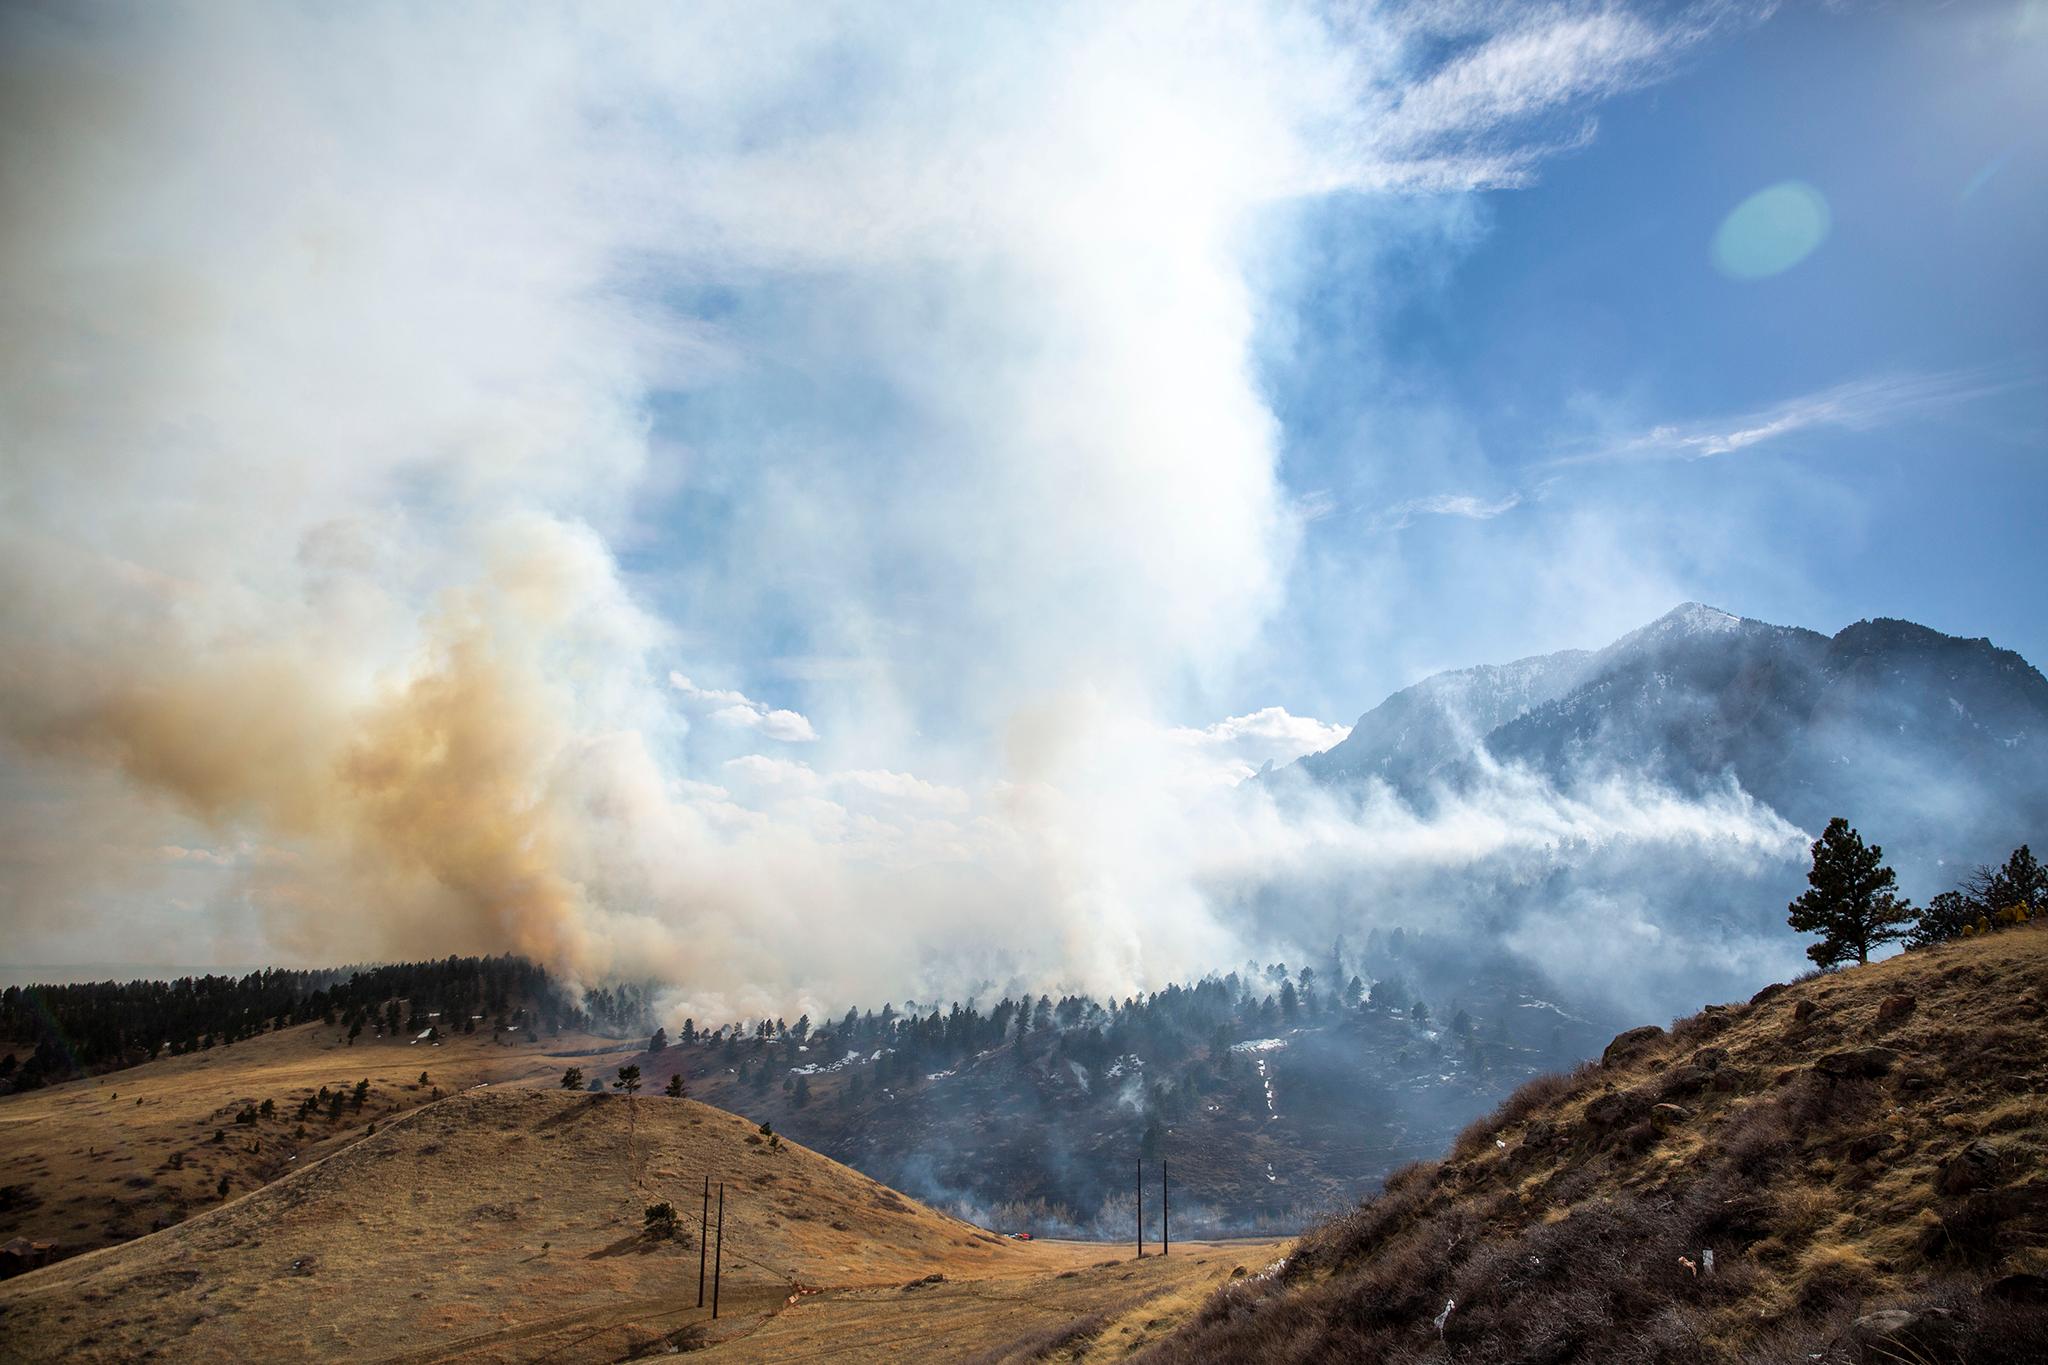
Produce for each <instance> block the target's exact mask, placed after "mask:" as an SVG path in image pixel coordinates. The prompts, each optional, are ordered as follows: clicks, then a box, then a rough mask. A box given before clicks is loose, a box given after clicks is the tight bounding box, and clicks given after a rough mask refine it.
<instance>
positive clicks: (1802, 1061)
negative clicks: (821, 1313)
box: [1144, 927, 2048, 1365]
mask: <svg viewBox="0 0 2048 1365" xmlns="http://www.w3.org/2000/svg"><path fill="white" fill-rule="evenodd" d="M2044 1033H2048V929H2043V928H2039V927H2035V928H2025V929H2016V930H2012V931H2009V932H2006V933H2002V934H1997V935H1994V936H1991V937H1988V938H1982V939H1976V940H1966V941H1962V942H1957V943H1953V944H1949V945H1946V946H1943V947H1940V948H1934V949H1928V950H1924V951H1916V952H1913V953H1909V954H1906V955H1904V956H1901V957H1897V958H1893V959H1891V960H1889V961H1886V962H1882V963H1877V964H1873V965H1870V966H1867V967H1859V968H1855V969H1853V970H1849V971H1845V972H1841V973H1838V974H1833V975H1827V976H1822V977H1818V978H1814V979H1810V980H1807V981H1803V982H1801V983H1798V984H1796V985H1793V986H1789V987H1773V988H1771V989H1769V990H1766V991H1765V992H1763V993H1761V994H1760V995H1759V996H1758V997H1757V998H1756V999H1755V1000H1754V1001H1752V1002H1750V1003H1748V1004H1745V1005H1733V1006H1717V1007H1710V1008H1708V1009H1707V1010H1705V1011H1704V1012H1702V1013H1701V1014H1698V1015H1695V1016H1694V1017H1692V1018H1690V1019H1686V1020H1683V1021H1681V1022H1680V1023H1678V1024H1677V1025H1676V1026H1675V1027H1673V1028H1672V1029H1671V1030H1670V1031H1668V1032H1666V1031H1664V1030H1660V1029H1648V1030H1636V1031H1634V1032H1632V1033H1629V1034H1624V1035H1622V1036H1621V1037H1619V1038H1617V1039H1616V1040H1615V1041H1614V1043H1613V1044H1612V1045H1611V1046H1610V1047H1609V1049H1608V1051H1607V1055H1606V1056H1605V1058H1604V1059H1603V1062H1602V1063H1600V1064H1590V1065H1588V1066H1585V1067H1582V1068H1580V1069H1579V1070H1578V1071H1576V1072H1574V1073H1572V1074H1571V1075H1569V1076H1557V1077H1551V1078H1546V1079H1544V1080H1539V1081H1536V1082H1533V1083H1531V1084H1530V1085H1529V1086H1526V1087H1524V1089H1523V1090H1521V1091H1520V1092H1518V1093H1517V1094H1516V1095H1515V1096H1513V1097H1512V1098H1510V1099H1509V1100H1508V1101H1507V1102H1506V1103H1504V1104H1503V1105H1502V1106H1501V1107H1500V1109H1499V1110H1498V1111H1497V1112H1496V1113H1494V1114H1493V1115H1492V1116H1491V1117H1490V1118H1488V1119H1485V1120H1482V1121H1481V1122H1479V1123H1477V1124H1475V1125H1473V1127H1472V1128H1470V1129H1468V1130H1467V1131H1466V1133H1465V1134H1463V1135H1462V1136H1461V1137H1460V1139H1459V1140H1458V1142H1457V1144H1456V1146H1455V1147H1454V1148H1453V1150H1452V1151H1451V1153H1450V1155H1449V1156H1448V1157H1447V1158H1446V1159H1445V1160H1443V1161H1442V1162H1440V1163H1436V1164H1430V1165H1423V1166H1416V1167H1412V1168H1409V1169H1407V1170H1405V1171H1403V1172H1400V1173H1397V1175H1396V1176H1395V1177H1393V1178H1392V1179H1390V1180H1389V1181H1388V1182H1387V1188H1386V1191H1385V1193H1383V1194H1382V1195H1380V1196H1379V1197H1377V1198H1375V1199H1373V1200H1371V1201H1369V1202H1367V1203H1366V1204H1364V1205H1363V1206H1361V1207H1360V1208H1358V1209H1357V1210H1356V1211H1355V1212H1353V1213H1351V1214H1349V1215H1347V1216H1345V1217H1343V1218H1340V1219H1337V1220H1335V1221H1333V1222H1331V1223H1329V1224H1328V1225H1326V1226H1324V1227H1322V1228H1320V1229H1318V1230H1317V1231H1315V1232H1313V1233H1311V1234H1310V1235H1309V1236H1307V1237H1305V1238H1304V1239H1303V1240H1302V1242H1301V1244H1300V1246H1299V1248H1298V1249H1297V1250H1296V1251H1295V1253H1294V1254H1293V1255H1292V1256H1290V1257H1289V1258H1288V1260H1287V1261H1286V1263H1285V1264H1284V1266H1283V1267H1282V1268H1280V1269H1279V1270H1277V1271H1276V1272H1275V1273H1273V1274H1272V1275H1270V1276H1264V1277H1254V1278H1252V1279H1250V1280H1248V1281H1247V1282H1244V1283H1241V1284H1237V1285H1234V1286H1232V1287H1230V1288H1228V1289H1226V1290H1224V1291H1223V1292H1221V1293H1219V1294H1218V1295H1217V1296H1216V1297H1215V1298H1214V1299H1213V1300H1212V1301H1211V1302H1210V1303H1209V1304H1208V1305H1207V1306H1206V1307H1205V1308H1204V1309H1203V1310H1202V1311H1201V1313H1200V1314H1199V1315H1198V1316H1197V1317H1196V1319H1195V1320H1194V1321H1193V1322H1191V1323H1190V1324H1189V1325H1188V1326H1187V1327H1186V1328H1185V1329H1184V1330H1182V1331H1180V1332H1179V1333H1177V1334H1176V1335H1175V1336H1173V1337H1172V1338H1171V1339H1170V1340H1168V1341H1166V1342H1163V1343H1161V1344H1159V1345H1158V1346H1156V1347H1155V1348H1154V1349H1153V1350H1152V1351H1150V1352H1149V1353H1148V1354H1146V1355H1145V1357H1144V1359H1146V1360H1148V1361H1155V1362H1183V1361H1224V1360H1228V1361H1275V1362H1277V1361H1311V1360H1327V1359H1366V1360H1386V1361H1393V1362H1402V1361H1447V1360H1464V1361H1508V1360H1513V1361H1567V1360H1571V1361H1578V1360H1589V1361H1644V1362H1649V1361H1669V1362H1681V1361H1684V1362H1694V1361H1707V1362H1714V1361H1729V1362H1735V1361H1744V1362H1748V1361H1755V1362H1764V1361H1772V1362H1775V1361H1787V1360H1799V1361H1809V1362H1837V1361H1855V1360H1896V1361H1910V1362H1926V1363H1927V1365H1934V1363H1935V1362H1942V1363H1944V1365H1946V1363H1947V1362H1982V1363H1984V1365H1990V1363H1991V1362H2015V1365H2016V1363H2017V1362H2020V1361H2039V1360H2042V1359H2048V1278H2044V1277H2048V1166H2044V1158H2048V1049H2044V1046H2043V1044H2044V1041H2048V1039H2044ZM1709 1252H1711V1253H1712V1268H1711V1270H1709V1268H1708V1265H1707V1253H1709ZM1447 1305H1448V1306H1449V1311H1448V1312H1446V1311H1445V1310H1446V1307H1447Z"/></svg>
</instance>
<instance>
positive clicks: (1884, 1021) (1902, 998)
mask: <svg viewBox="0 0 2048 1365" xmlns="http://www.w3.org/2000/svg"><path fill="white" fill-rule="evenodd" d="M1919 1004H1920V1001H1919V999H1918V998H1917V997H1915V996H1911V995H1888V996H1886V997H1885V998H1884V999H1883V1000H1882V1001H1880V1002H1879V1004H1878V1006H1877V1026H1878V1027H1879V1028H1881V1029H1887V1028H1891V1027H1892V1026H1893V1025H1895V1024H1897V1023H1899V1022H1900V1021H1902V1020H1903V1019H1905V1017H1906V1016H1907V1015H1909V1014H1911V1013H1912V1012H1913V1011H1914V1009H1915V1008H1916V1007H1917V1006H1918V1005H1919Z"/></svg>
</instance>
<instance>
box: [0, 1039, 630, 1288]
mask: <svg viewBox="0 0 2048 1365" xmlns="http://www.w3.org/2000/svg"><path fill="white" fill-rule="evenodd" d="M630 1050H631V1049H630V1048H628V1047H622V1045H621V1044H619V1043H618V1042H617V1041H615V1040H611V1039H606V1038H599V1037H594V1036H591V1035H585V1034H569V1033H565V1034H563V1035H562V1036H561V1037H559V1038H549V1039H544V1040H542V1041H540V1042H538V1043H526V1042H524V1041H522V1040H521V1039H520V1038H519V1037H518V1035H516V1034H500V1035H497V1036H496V1037H493V1036H492V1035H491V1034H489V1033H487V1032H479V1033H476V1034H470V1035H459V1034H458V1035H453V1036H451V1037H449V1038H448V1039H447V1040H446V1041H445V1042H443V1043H442V1044H441V1045H439V1046H433V1045H429V1044H427V1043H415V1042H413V1041H411V1040H410V1039H396V1040H392V1039H374V1038H372V1037H370V1036H368V1035H365V1036H364V1037H362V1038H360V1039H358V1040H357V1041H356V1042H355V1043H354V1044H353V1045H350V1044H349V1043H348V1041H347V1036H346V1033H345V1032H344V1031H343V1030H342V1029H340V1028H337V1027H335V1026H333V1025H324V1024H302V1025H298V1026H296V1027H292V1028H287V1029H282V1030H279V1031H277V1032H273V1033H264V1034H261V1035H259V1036H257V1037H255V1038H251V1039H247V1040H245V1041H243V1042H239V1043H236V1044H234V1045H233V1046H232V1047H228V1046H215V1047H212V1048H209V1049H207V1050H205V1051H202V1052H193V1053H188V1054H186V1055H184V1056H180V1057H162V1058H159V1059H158V1060H156V1061H153V1062H149V1063H146V1064H144V1065H141V1066H135V1067H130V1068H128V1069H126V1070H123V1071H117V1072H111V1073H108V1074H106V1075H102V1076H97V1077H92V1078H89V1079H85V1080H78V1081H71V1082H67V1083H65V1084H62V1085H53V1086H49V1087H46V1088H44V1089H40V1090H33V1091H29V1092H27V1093H24V1094H18V1095H10V1096H7V1097H6V1098H4V1099H0V1172H5V1174H4V1175H0V1184H4V1186H5V1187H6V1193H5V1196H4V1197H0V1240H5V1239H7V1238H11V1237H16V1236H26V1237H31V1238H36V1239H39V1240H44V1241H52V1242H55V1243H57V1244H58V1246H59V1249H60V1251H61V1253H62V1254H66V1255H69V1254H75V1253H77V1252H80V1251H89V1250H92V1249H93V1248H96V1247H101V1246H108V1245H112V1244H115V1243H118V1242H124V1241H127V1240H129V1239H131V1238H134V1237H139V1236H142V1235H143V1234H145V1233H148V1232H150V1231H152V1230H153V1229H156V1228H159V1227H167V1226H169V1225H171V1224H174V1223H176V1222H178V1221H180V1220H181V1219H183V1218H186V1217H188V1216H190V1215H191V1214H192V1213H194V1212H197V1211H199V1210H202V1209H207V1208H211V1207H213V1206H214V1205H217V1204H219V1203H220V1202H221V1199H222V1195H221V1193H220V1181H221V1179H222V1178H223V1177H225V1178H226V1179H227V1181H228V1196H229V1197H233V1196H234V1195H237V1194H245V1193H247V1192H248V1191H249V1190H251V1189H253V1188H255V1187H256V1186H257V1185H260V1184H262V1183H264V1182H265V1181H268V1180H272V1179H275V1178H277V1177H278V1176H281V1175H285V1174H287V1173H289V1172H290V1171H292V1170H293V1169H295V1168H296V1167H297V1166H301V1165H304V1164H306V1163H308V1162H311V1161H315V1160H318V1159H319V1158H320V1157H321V1156H324V1155H326V1154H327V1153H329V1152H332V1151H334V1150H336V1149H337V1148H338V1147H340V1146H343V1145H345V1144H347V1143H349V1142H353V1141H355V1140H356V1139H357V1138H359V1137H361V1136H362V1134H363V1132H364V1130H365V1129H366V1128H367V1127H368V1126H369V1125H370V1124H372V1123H376V1122H379V1121H387V1122H388V1121H389V1120H390V1118H391V1117H392V1116H393V1115H395V1114H398V1113H402V1112H404V1111H406V1110H410V1109H413V1108H415V1107H417V1106H418V1105H420V1104H422V1103H425V1102H428V1101H431V1100H432V1099H434V1098H435V1096H436V1094H437V1093H439V1094H451V1093H455V1092H458V1091H464V1090H467V1089H469V1088H470V1087H472V1086H476V1085H481V1084H485V1083H489V1084H492V1085H504V1084H537V1085H552V1084H554V1082H555V1081H556V1080H557V1078H559V1077H560V1076H561V1074H562V1071H563V1069H564V1068H565V1067H567V1066H570V1065H580V1066H582V1067H583V1068H584V1070H585V1071H587V1072H590V1073H592V1074H595V1073H596V1071H597V1070H598V1069H599V1068H601V1067H603V1066H605V1065H607V1064H616V1062H617V1060H618V1058H620V1057H623V1056H624V1055H626V1053H627V1052H629V1051H630ZM421 1072H425V1073H426V1074H427V1078H428V1079H427V1082H426V1083H425V1084H424V1085H423V1084H421V1083H420V1073H421ZM365 1080H367V1081H368V1082H369V1083H370V1086H369V1091H368V1093H367V1095H366V1097H365V1099H364V1102H363V1105H362V1107H361V1108H357V1107H356V1106H355V1104H354V1088H355V1087H356V1085H357V1084H358V1083H360V1082H362V1081H365ZM323 1087H325V1088H327V1089H328V1090H329V1092H330V1093H332V1092H333V1091H335V1090H342V1091H345V1092H346V1094H347V1097H348V1098H347V1100H346V1101H345V1102H344V1104H343V1106H342V1110H341V1113H340V1114H339V1116H332V1115H331V1114H330V1111H329V1109H327V1108H325V1107H323V1108H322V1109H321V1112H320V1113H319V1114H318V1115H317V1116H312V1117H308V1118H306V1119H304V1120H301V1119H299V1118H298V1117H297V1110H298V1107H299V1105H300V1104H301V1102H302V1101H304V1100H306V1099H308V1098H315V1099H317V1097H318V1095H319V1092H320V1090H321V1089H322V1088H323ZM265 1100H269V1101H271V1102H272V1107H273V1108H272V1113H271V1114H270V1115H268V1116H264V1115H263V1114H261V1112H260V1106H261V1105H262V1103H263V1102H264V1101H265ZM250 1108H257V1109H258V1110H259V1112H258V1114H257V1116H256V1121H255V1122H254V1123H237V1122H236V1116H237V1115H238V1114H240V1113H242V1112H243V1111H244V1110H247V1109H250ZM215 1133H220V1134H221V1137H220V1140H218V1141H216V1140H215V1138H214V1135H215Z"/></svg>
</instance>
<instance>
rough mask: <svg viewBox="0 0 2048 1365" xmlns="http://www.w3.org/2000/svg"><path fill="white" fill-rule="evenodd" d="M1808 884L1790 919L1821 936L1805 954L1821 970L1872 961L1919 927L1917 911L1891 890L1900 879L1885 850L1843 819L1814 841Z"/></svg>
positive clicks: (1834, 821) (1790, 909)
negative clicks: (1876, 952) (1877, 951)
mask: <svg viewBox="0 0 2048 1365" xmlns="http://www.w3.org/2000/svg"><path fill="white" fill-rule="evenodd" d="M1806 880H1807V890H1806V891H1805V892H1804V893H1803V894H1801V895H1800V897H1799V899H1798V900H1795V901H1793V902H1792V903H1791V905H1789V906H1788V907H1786V909H1787V912H1788V913H1787V916H1786V918H1787V919H1788V921H1789V922H1790V923H1791V925H1792V927H1793V928H1794V929H1797V930H1799V932H1801V933H1803V934H1819V935H1820V936H1821V939H1820V942H1818V943H1815V944H1812V945H1810V946H1809V947H1808V948H1807V950H1806V955H1807V956H1808V957H1810V958H1812V959H1813V960H1814V962H1815V963H1816V964H1818V965H1819V966H1822V967H1832V966H1834V965H1835V964H1836V963H1839V962H1847V961H1848V960H1849V959H1850V958H1852V957H1853V958H1855V959H1856V960H1857V961H1858V962H1868V961H1870V950H1871V949H1872V948H1874V947H1876V946H1877V945H1878V944H1880V943H1889V942H1891V941H1892V940H1894V939H1899V938H1904V937H1905V936H1906V931H1907V930H1908V929H1910V928H1911V927H1912V926H1913V924H1914V922H1915V921H1914V913H1913V907H1912V906H1911V905H1910V904H1908V903H1907V902H1905V901H1903V900H1901V899H1899V897H1898V896H1897V895H1896V894H1895V893H1894V892H1893V890H1892V888H1893V887H1894V886H1895V885H1896V884H1897V881H1898V878H1897V877H1896V876H1895V875H1894V874H1893V872H1892V870H1891V869H1890V868H1889V867H1886V866H1885V865H1884V847H1883V846H1882V845H1881V844H1865V843H1864V842H1863V836H1862V835H1860V834H1858V833H1857V832H1856V831H1855V830H1853V829H1851V828H1850V827H1849V822H1848V821H1847V820H1845V819H1843V818H1842V817H1841V816H1839V815H1838V816H1836V817H1835V818H1834V819H1832V820H1830V821H1828V827H1827V829H1826V830H1824V831H1823V832H1822V833H1821V836H1820V838H1818V839H1816V840H1814V842H1813V870H1812V871H1810V872H1808V873H1807V874H1806Z"/></svg>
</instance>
